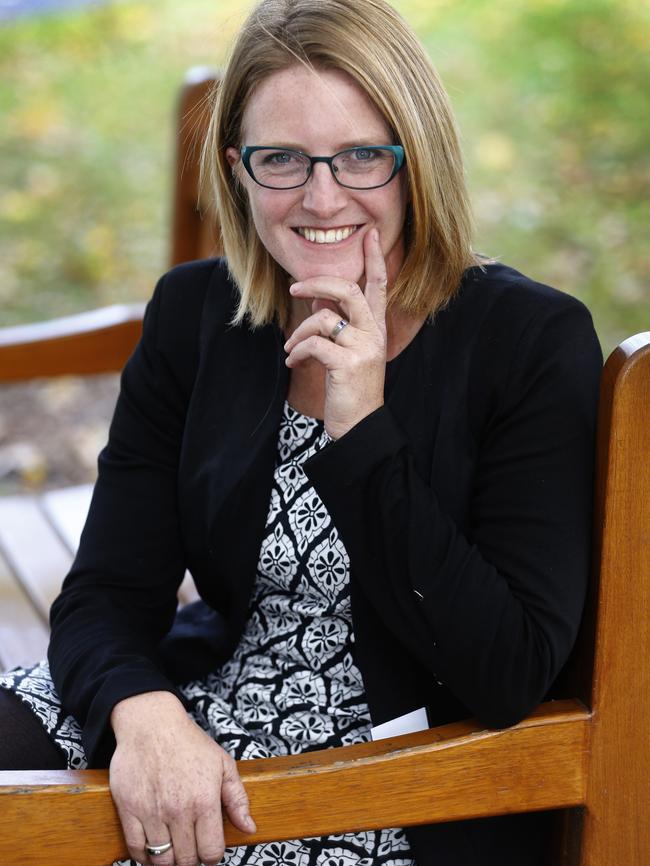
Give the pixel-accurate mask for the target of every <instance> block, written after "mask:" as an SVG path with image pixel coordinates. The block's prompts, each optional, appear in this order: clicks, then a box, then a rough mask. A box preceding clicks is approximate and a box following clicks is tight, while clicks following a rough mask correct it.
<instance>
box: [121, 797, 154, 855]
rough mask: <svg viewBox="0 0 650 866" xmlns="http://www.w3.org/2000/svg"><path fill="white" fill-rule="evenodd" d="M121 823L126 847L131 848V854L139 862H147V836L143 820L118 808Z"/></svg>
mask: <svg viewBox="0 0 650 866" xmlns="http://www.w3.org/2000/svg"><path fill="white" fill-rule="evenodd" d="M118 814H119V816H120V823H121V824H122V832H123V834H124V841H125V842H126V847H127V848H128V849H129V855H130V856H131V858H132V859H133V860H136V861H137V862H138V863H146V862H147V854H146V852H145V850H144V846H145V844H146V841H147V839H146V836H145V833H144V827H143V826H142V824H141V822H140V821H139V820H138V819H137V818H136V817H135V816H134V815H130V814H128V813H126V812H123V811H122V810H120V809H118Z"/></svg>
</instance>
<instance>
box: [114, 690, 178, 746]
mask: <svg viewBox="0 0 650 866" xmlns="http://www.w3.org/2000/svg"><path fill="white" fill-rule="evenodd" d="M163 716H179V717H181V716H182V718H183V719H187V714H186V712H185V708H184V707H183V704H182V703H181V702H180V701H179V699H178V698H177V697H176V695H174V694H172V692H166V691H158V692H142V693H141V694H138V695H132V696H131V697H128V698H124V699H123V700H121V701H118V703H116V704H115V706H114V707H113V710H112V711H111V727H112V728H113V732H114V734H115V739H116V740H119V739H120V737H121V736H125V735H128V734H129V733H133V732H134V731H135V730H137V729H138V728H146V729H148V730H150V729H151V721H152V719H156V720H158V719H160V718H161V717H163Z"/></svg>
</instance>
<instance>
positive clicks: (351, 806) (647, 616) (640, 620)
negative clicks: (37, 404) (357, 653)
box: [0, 333, 650, 866]
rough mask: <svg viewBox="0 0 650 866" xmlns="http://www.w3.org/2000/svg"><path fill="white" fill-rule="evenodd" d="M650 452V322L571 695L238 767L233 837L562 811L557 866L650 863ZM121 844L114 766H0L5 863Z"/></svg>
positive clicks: (630, 351) (613, 474)
mask: <svg viewBox="0 0 650 866" xmlns="http://www.w3.org/2000/svg"><path fill="white" fill-rule="evenodd" d="M33 351H34V346H33V345H32V346H31V350H27V352H26V354H30V355H32V354H33ZM52 351H54V353H55V354H56V349H53V350H52ZM2 364H3V361H2V354H1V353H0V368H1V365H2ZM41 372H45V370H44V369H42V370H41ZM649 458H650V333H647V334H641V335H638V336H637V337H632V338H630V339H629V340H626V341H625V342H624V343H622V344H621V346H620V347H618V348H617V349H616V350H615V351H614V352H613V353H612V355H611V356H610V358H609V359H608V362H607V364H606V367H605V372H604V378H603V384H602V391H601V405H600V414H599V427H598V461H597V490H596V509H595V516H594V521H595V523H594V525H595V528H596V538H595V546H594V574H593V580H592V583H591V593H590V598H589V601H588V604H587V609H586V612H585V617H584V622H583V626H582V628H581V633H580V636H579V638H578V643H577V646H576V650H575V652H574V654H573V656H572V660H571V663H570V665H569V666H568V669H567V671H566V674H565V676H564V678H563V689H564V691H563V694H565V695H566V700H559V701H555V702H550V703H546V704H543V705H542V706H540V707H539V708H538V709H537V710H536V711H535V712H534V713H532V714H531V716H530V717H529V718H528V719H526V720H524V721H523V722H522V723H520V724H519V725H515V726H514V727H512V728H509V729H506V730H502V731H493V730H486V729H485V728H483V727H482V726H481V725H480V724H478V723H476V722H475V721H473V720H468V721H464V722H458V723H455V724H452V725H447V726H444V727H441V728H434V729H431V730H429V731H424V732H421V733H418V734H412V735H407V736H405V737H399V738H395V739H393V740H385V741H382V742H379V743H369V744H361V745H356V746H347V747H344V748H341V749H332V750H329V751H325V752H320V753H308V754H306V755H299V756H296V757H281V758H273V759H268V760H259V761H245V762H240V764H239V769H240V773H241V775H242V778H243V779H244V783H245V785H246V787H247V790H248V792H249V795H250V798H251V807H252V813H253V815H254V816H255V819H256V821H257V824H258V832H257V833H256V834H255V835H254V836H250V837H243V836H242V834H240V833H239V832H238V831H236V830H235V829H234V828H233V827H232V826H231V825H229V824H227V825H226V834H227V841H228V843H229V844H237V843H243V842H254V841H264V840H273V839H282V838H295V837H300V836H309V835H320V834H324V833H332V832H343V831H348V830H360V829H367V828H376V827H385V826H393V825H403V826H404V825H412V824H419V823H428V822H441V821H449V820H459V819H463V818H471V817H482V816H491V815H500V814H505V813H511V812H526V811H533V810H540V809H558V810H563V811H562V813H561V815H562V820H561V821H560V822H559V823H558V838H557V843H556V847H555V853H554V857H553V860H552V863H551V864H549V866H618V864H621V866H623V864H624V866H647V864H648V863H650V820H649V819H648V814H647V810H648V804H649V803H650V738H649V736H648V733H647V729H646V727H647V722H646V720H647V719H648V718H649V717H650V504H649V502H650V497H649V492H650V459H649ZM378 791H381V796H380V797H378V796H377V792H378ZM125 853H126V851H125V845H124V841H123V838H122V835H121V831H120V827H119V823H118V820H117V816H116V813H115V809H114V806H113V803H112V800H111V797H110V792H109V789H108V774H107V772H106V771H92V770H86V771H62V772H56V773H38V772H4V773H0V863H1V864H2V866H14V864H15V866H18V864H20V866H23V864H30V866H40V864H43V866H45V864H47V866H64V864H67V863H68V862H69V861H70V859H71V858H72V859H76V860H78V861H79V862H83V863H84V866H106V864H107V863H110V862H111V861H112V860H114V859H116V858H118V857H120V856H123V855H124V854H125Z"/></svg>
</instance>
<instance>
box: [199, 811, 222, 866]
mask: <svg viewBox="0 0 650 866" xmlns="http://www.w3.org/2000/svg"><path fill="white" fill-rule="evenodd" d="M194 829H195V832H196V849H197V852H198V855H199V860H200V861H201V863H203V864H204V866H216V864H217V863H220V862H221V859H222V857H223V852H224V851H225V848H226V846H225V841H224V835H223V819H222V817H221V803H217V804H216V806H213V807H210V808H209V809H207V810H206V811H205V812H203V813H202V814H201V815H199V817H198V818H197V819H196V824H195V827H194Z"/></svg>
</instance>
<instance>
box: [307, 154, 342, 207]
mask: <svg viewBox="0 0 650 866" xmlns="http://www.w3.org/2000/svg"><path fill="white" fill-rule="evenodd" d="M303 190H304V197H303V207H304V208H305V210H308V211H310V212H311V213H313V214H318V215H319V216H321V217H324V218H326V217H328V216H331V215H333V214H335V213H337V211H339V210H341V208H343V207H345V205H346V204H347V201H348V193H347V190H346V189H345V187H342V186H340V185H339V184H338V183H337V182H336V181H335V180H334V178H333V176H332V172H331V170H330V167H329V165H327V164H326V163H323V162H317V163H316V164H315V165H314V167H313V168H312V172H311V176H310V178H309V180H308V181H307V183H306V184H305V185H304V187H303Z"/></svg>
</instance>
